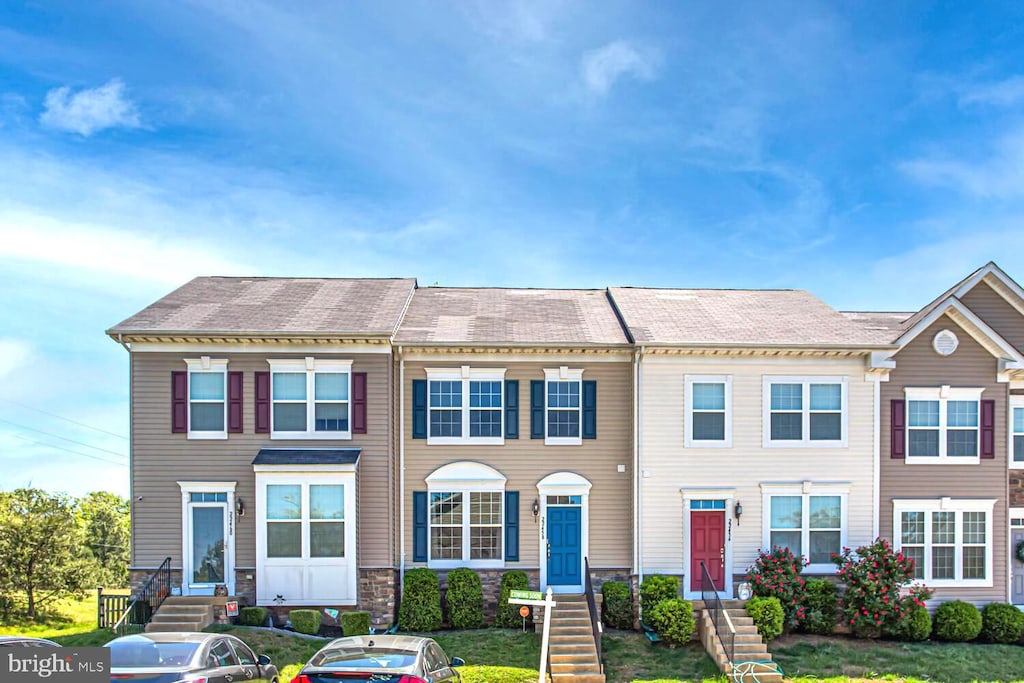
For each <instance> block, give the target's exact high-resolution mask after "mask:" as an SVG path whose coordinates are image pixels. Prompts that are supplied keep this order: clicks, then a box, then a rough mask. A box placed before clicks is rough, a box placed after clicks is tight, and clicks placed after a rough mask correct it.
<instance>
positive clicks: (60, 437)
mask: <svg viewBox="0 0 1024 683" xmlns="http://www.w3.org/2000/svg"><path fill="white" fill-rule="evenodd" d="M0 422H4V423H6V424H9V425H12V426H14V427H17V428H18V429H26V430H28V431H30V432H36V433H37V434H42V435H44V436H49V437H51V438H54V439H60V440H61V441H67V442H68V443H73V444H76V445H78V446H85V447H86V448H92V449H93V450H97V451H102V452H104V453H110V454H111V455H116V456H117V457H119V458H127V457H128V456H127V455H126V454H125V453H118V452H117V451H112V450H110V449H108V448H100V447H99V446H93V445H92V444H88V443H85V442H84V441H75V440H74V439H69V438H67V437H65V436H58V435H57V434H52V433H50V432H45V431H43V430H42V429H35V428H33V427H26V426H25V425H20V424H18V423H17V422H11V421H10V420H5V419H3V418H0Z"/></svg>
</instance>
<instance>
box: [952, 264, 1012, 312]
mask: <svg viewBox="0 0 1024 683" xmlns="http://www.w3.org/2000/svg"><path fill="white" fill-rule="evenodd" d="M986 279H992V280H995V281H996V283H997V284H998V285H1001V286H996V287H993V288H992V289H993V290H994V291H995V292H996V294H998V295H999V296H1001V297H1003V299H1004V300H1005V301H1006V303H1008V304H1010V305H1011V306H1013V307H1014V308H1015V309H1016V310H1017V312H1019V313H1020V314H1021V315H1024V289H1022V288H1021V286H1020V285H1018V284H1017V283H1016V282H1014V281H1013V279H1012V278H1011V277H1010V276H1009V275H1007V274H1006V273H1004V272H1003V271H1002V269H1001V268H1000V267H999V266H997V265H996V264H995V263H992V262H989V263H987V264H986V265H985V266H984V267H983V268H981V269H980V270H979V271H978V272H976V273H975V274H974V275H973V276H971V277H970V278H968V279H967V280H965V281H964V283H963V284H961V285H960V286H959V287H957V289H956V291H955V292H953V296H955V297H956V298H958V299H962V298H963V297H964V295H965V294H967V292H969V291H971V290H972V289H974V288H975V287H976V286H977V285H978V283H980V282H982V281H984V280H986ZM1004 290H1006V291H1004ZM1008 293H1009V294H1012V295H1013V296H1012V297H1010V296H1007V294H1008ZM1014 297H1016V298H1014Z"/></svg>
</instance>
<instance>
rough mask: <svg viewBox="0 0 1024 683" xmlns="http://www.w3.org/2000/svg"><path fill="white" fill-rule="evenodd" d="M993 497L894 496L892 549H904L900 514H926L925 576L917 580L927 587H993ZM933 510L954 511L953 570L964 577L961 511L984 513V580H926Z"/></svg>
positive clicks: (929, 558)
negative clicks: (916, 497)
mask: <svg viewBox="0 0 1024 683" xmlns="http://www.w3.org/2000/svg"><path fill="white" fill-rule="evenodd" d="M995 505H996V499H995V498H985V499H957V498H928V499H923V500H912V499H895V500H893V502H892V508H893V510H892V534H893V535H892V537H893V548H894V549H896V550H897V551H900V550H902V549H903V528H902V527H903V519H902V517H903V515H902V513H904V512H924V513H925V536H924V541H925V542H924V578H923V579H919V580H920V581H921V582H922V583H924V584H925V585H926V586H928V587H929V588H944V587H945V588H951V587H957V588H960V587H971V586H973V587H978V588H991V587H992V585H993V584H992V576H993V572H992V554H993V553H992V551H993V546H994V542H995V539H994V538H993V536H992V529H993V525H992V513H993V511H994V510H995ZM932 512H956V513H957V515H956V542H955V544H954V548H955V550H954V572H955V574H956V575H957V576H963V561H964V558H963V533H964V527H963V514H962V513H964V512H984V513H985V574H986V577H985V578H984V579H929V578H928V576H929V575H930V574H931V552H930V550H931V548H932V543H931V534H930V533H929V531H930V530H931V523H932V521H931V513H932Z"/></svg>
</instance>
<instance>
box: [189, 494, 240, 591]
mask: <svg viewBox="0 0 1024 683" xmlns="http://www.w3.org/2000/svg"><path fill="white" fill-rule="evenodd" d="M235 484H236V482H233V481H179V482H178V486H179V487H180V488H181V594H182V595H213V590H214V586H207V585H206V584H202V585H197V584H193V583H192V559H193V558H192V508H194V507H222V508H224V584H225V585H226V586H227V587H228V595H234V594H235ZM193 493H226V494H227V502H224V503H193V502H192V500H191V498H192V494H193ZM207 591H208V592H207Z"/></svg>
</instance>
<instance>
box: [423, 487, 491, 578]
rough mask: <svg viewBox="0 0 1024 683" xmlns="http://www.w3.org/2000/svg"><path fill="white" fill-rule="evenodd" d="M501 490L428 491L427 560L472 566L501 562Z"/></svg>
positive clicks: (435, 564)
mask: <svg viewBox="0 0 1024 683" xmlns="http://www.w3.org/2000/svg"><path fill="white" fill-rule="evenodd" d="M504 496H505V494H504V491H500V490H498V491H471V490H470V491H431V492H430V500H429V505H430V507H429V511H428V514H429V520H430V561H431V564H432V565H433V566H439V565H438V563H441V565H443V564H444V563H449V562H450V563H454V566H461V565H462V564H464V563H472V564H473V565H474V566H487V565H489V564H493V565H494V566H500V565H501V562H502V557H503V555H502V536H503V533H504V526H503V523H502V520H503V519H504V510H503V505H504Z"/></svg>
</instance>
